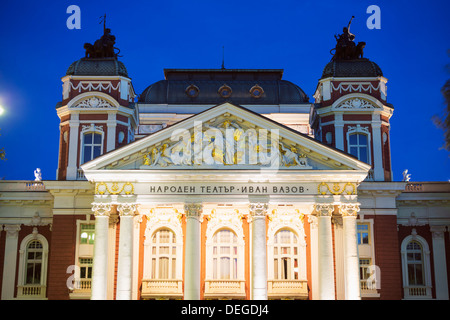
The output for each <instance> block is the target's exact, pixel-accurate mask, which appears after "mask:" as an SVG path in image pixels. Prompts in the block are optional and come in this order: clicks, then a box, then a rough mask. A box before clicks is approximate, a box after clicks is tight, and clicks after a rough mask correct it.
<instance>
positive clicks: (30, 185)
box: [0, 180, 45, 192]
mask: <svg viewBox="0 0 450 320" xmlns="http://www.w3.org/2000/svg"><path fill="white" fill-rule="evenodd" d="M1 191H13V192H23V191H45V185H44V183H43V182H42V181H33V180H28V181H27V180H20V181H19V180H18V181H5V180H4V181H0V192H1Z"/></svg>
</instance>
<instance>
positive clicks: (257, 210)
mask: <svg viewBox="0 0 450 320" xmlns="http://www.w3.org/2000/svg"><path fill="white" fill-rule="evenodd" d="M248 207H249V209H250V215H251V216H252V217H253V218H257V217H265V216H266V214H267V209H268V208H269V204H268V203H259V202H258V203H250V204H249V206H248Z"/></svg>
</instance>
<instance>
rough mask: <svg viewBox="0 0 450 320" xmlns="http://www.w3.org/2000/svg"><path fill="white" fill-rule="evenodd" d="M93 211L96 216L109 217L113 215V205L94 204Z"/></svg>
mask: <svg viewBox="0 0 450 320" xmlns="http://www.w3.org/2000/svg"><path fill="white" fill-rule="evenodd" d="M92 211H93V212H94V215H95V216H100V217H104V216H107V217H109V214H110V213H111V204H109V203H97V202H94V203H93V204H92Z"/></svg>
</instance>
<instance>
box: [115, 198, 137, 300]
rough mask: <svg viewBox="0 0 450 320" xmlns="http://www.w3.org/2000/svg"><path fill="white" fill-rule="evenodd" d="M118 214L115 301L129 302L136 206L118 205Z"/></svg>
mask: <svg viewBox="0 0 450 320" xmlns="http://www.w3.org/2000/svg"><path fill="white" fill-rule="evenodd" d="M117 209H118V211H119V214H120V233H119V258H118V262H117V289H116V300H131V288H132V283H131V282H132V267H133V230H134V228H133V220H134V214H135V211H136V204H120V205H118V208H117Z"/></svg>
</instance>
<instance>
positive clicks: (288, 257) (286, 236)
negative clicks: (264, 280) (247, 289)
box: [273, 229, 299, 280]
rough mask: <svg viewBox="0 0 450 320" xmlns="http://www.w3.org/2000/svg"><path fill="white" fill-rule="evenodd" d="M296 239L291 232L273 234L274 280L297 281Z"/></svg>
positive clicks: (283, 230)
mask: <svg viewBox="0 0 450 320" xmlns="http://www.w3.org/2000/svg"><path fill="white" fill-rule="evenodd" d="M298 274H299V263H298V238H297V235H296V234H295V233H294V232H292V231H291V230H287V229H282V230H280V231H278V232H277V233H276V234H275V238H274V244H273V275H274V279H275V280H298V279H299V276H298Z"/></svg>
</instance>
